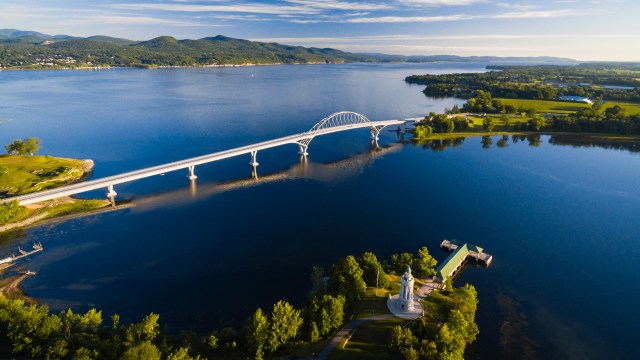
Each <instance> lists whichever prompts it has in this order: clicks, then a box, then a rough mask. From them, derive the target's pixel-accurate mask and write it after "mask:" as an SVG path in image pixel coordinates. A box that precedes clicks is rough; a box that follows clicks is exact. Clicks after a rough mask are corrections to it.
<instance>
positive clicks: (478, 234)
mask: <svg viewBox="0 0 640 360" xmlns="http://www.w3.org/2000/svg"><path fill="white" fill-rule="evenodd" d="M485 65H486V64H481V63H434V64H346V65H308V66H307V65H299V66H259V67H243V68H216V69H161V70H139V69H114V70H101V71H3V72H0V119H11V120H10V121H8V122H5V123H1V124H0V143H2V144H7V143H9V142H11V141H12V140H13V139H14V138H25V137H29V136H36V137H39V138H41V139H42V142H43V148H42V150H41V153H43V154H51V155H55V156H62V157H72V158H81V159H85V158H90V159H93V160H94V161H95V163H96V166H95V169H94V176H93V177H94V178H99V177H104V176H108V175H113V174H116V173H120V172H124V171H130V170H135V169H139V168H142V167H146V166H153V165H157V164H161V163H165V162H170V161H175V160H180V159H184V158H188V157H192V156H197V155H202V154H206V153H211V152H215V151H219V150H224V149H228V148H232V147H237V146H242V145H247V144H251V143H254V142H257V141H263V140H268V139H272V138H276V137H281V136H286V135H290V134H293V133H299V132H303V131H306V130H308V129H310V128H311V127H312V126H313V125H314V124H315V123H316V122H318V121H319V120H321V119H322V118H323V117H325V116H327V115H329V114H331V113H333V112H336V111H341V110H351V111H356V112H359V113H362V114H364V115H365V116H367V117H368V118H369V119H371V120H384V119H402V118H407V117H415V116H423V115H425V114H427V113H428V112H430V111H434V112H442V111H443V109H444V108H446V107H448V108H450V107H452V106H453V105H454V104H458V105H461V104H462V103H463V101H462V100H459V99H451V98H444V99H434V98H427V97H425V96H424V94H423V93H422V92H421V90H422V89H423V87H422V86H416V85H408V84H406V83H404V81H403V79H404V77H405V76H407V75H412V74H424V73H432V74H433V73H453V72H470V71H484V66H485ZM388 130H389V129H385V130H384V131H383V132H382V134H381V138H380V141H379V142H378V144H375V143H374V144H372V143H371V140H370V139H369V133H368V130H366V129H361V130H353V131H346V132H341V133H336V134H332V135H327V136H322V137H318V138H316V139H314V140H313V141H312V142H311V144H310V146H309V154H310V155H309V157H308V159H307V160H306V161H305V160H304V159H301V158H300V156H299V155H298V154H297V151H298V148H297V146H293V145H291V146H282V147H279V148H274V149H269V150H265V151H261V152H259V153H258V162H259V163H260V166H259V167H258V170H257V171H258V179H257V180H256V179H252V174H251V167H250V166H249V165H248V162H249V160H250V159H249V157H248V156H246V157H237V158H232V159H227V160H224V161H220V162H215V163H211V164H207V165H202V166H198V167H196V174H197V175H198V179H197V181H196V184H195V186H191V185H190V183H189V180H188V179H186V175H187V172H186V170H185V171H184V172H173V173H168V174H166V175H165V176H159V177H154V178H148V179H145V180H140V181H136V182H133V183H129V184H123V185H120V186H117V187H116V191H117V192H118V194H119V195H118V199H130V200H132V201H133V203H135V204H136V206H135V207H132V208H128V209H123V210H120V211H113V212H108V213H103V214H99V215H92V216H86V217H82V218H78V219H74V220H70V221H67V222H64V223H54V224H48V225H43V226H39V227H34V228H30V229H28V230H26V231H25V232H24V233H23V234H22V235H21V236H20V237H19V238H18V239H16V240H14V241H12V242H9V243H6V242H5V243H4V245H3V246H2V248H0V257H4V256H5V255H6V254H10V253H14V252H15V251H16V247H17V246H23V247H25V246H28V245H29V244H31V243H33V242H34V241H40V242H42V244H43V246H44V249H45V250H44V251H43V252H42V253H38V254H35V255H33V256H32V257H30V258H29V259H28V261H27V262H26V263H27V266H28V268H29V269H30V270H33V271H36V272H37V273H38V274H37V276H33V277H30V278H28V279H27V280H25V281H24V283H23V285H24V289H25V291H26V293H27V294H29V295H30V296H33V297H36V298H38V299H39V300H41V301H42V302H43V303H45V304H48V305H49V306H50V307H51V308H52V309H54V310H55V311H58V310H60V309H63V308H66V307H69V306H71V307H73V308H74V309H77V310H79V311H84V310H86V309H88V308H90V307H97V308H100V309H103V310H104V312H105V315H110V314H113V313H119V314H120V315H121V316H122V318H123V321H135V320H138V319H140V318H141V317H143V316H145V315H146V314H148V313H149V312H152V311H153V312H157V313H159V314H160V315H161V322H162V323H163V324H167V325H169V326H170V327H171V328H174V329H175V328H186V329H193V330H196V331H199V332H202V333H205V332H209V331H211V330H214V329H219V328H222V327H224V326H228V325H231V326H240V325H241V324H242V322H243V321H244V319H245V318H246V317H247V316H248V315H250V314H251V313H252V312H253V311H254V310H255V309H256V308H257V307H262V308H263V309H264V308H269V307H270V306H271V304H273V303H274V302H276V301H277V300H280V299H284V300H287V301H289V302H291V303H293V304H295V305H297V306H300V305H302V304H304V302H305V301H306V294H307V292H308V291H309V289H310V285H311V284H310V280H309V274H310V269H311V267H312V266H313V265H321V266H325V267H326V266H328V265H329V264H331V263H333V262H335V261H337V259H339V258H340V257H343V256H346V255H349V254H353V255H360V254H361V253H363V252H364V251H373V252H375V253H376V254H377V255H378V257H379V258H381V259H386V258H389V257H390V255H391V254H393V253H398V252H404V251H411V252H415V251H416V250H417V249H418V248H419V247H421V246H427V247H428V248H429V251H430V252H431V253H432V254H433V255H434V256H435V257H436V259H438V260H439V261H441V260H443V259H444V258H446V256H447V255H448V254H447V253H446V252H444V251H441V250H439V249H438V245H439V243H440V242H441V241H442V239H445V238H447V239H452V238H455V239H459V240H462V241H466V242H470V243H473V244H477V245H479V246H482V247H484V248H485V251H487V252H488V253H490V254H492V255H493V256H494V262H493V263H492V265H491V266H490V267H489V268H484V267H473V266H467V267H466V269H465V270H464V271H463V272H462V273H461V275H460V276H459V277H458V278H457V279H456V281H455V282H454V284H455V285H458V286H459V285H463V284H464V283H467V282H468V283H471V284H473V285H474V286H475V287H476V289H477V290H478V295H479V301H480V302H479V307H478V315H477V322H478V325H479V328H480V335H479V336H478V339H477V341H476V342H475V343H474V345H473V353H474V356H475V358H477V359H494V358H504V359H509V358H523V357H528V358H557V359H560V358H561V359H587V358H588V359H601V358H619V359H632V358H635V348H634V346H633V345H634V341H635V340H636V336H635V334H637V331H636V322H637V319H640V309H638V307H637V306H636V303H637V301H638V299H640V290H639V288H638V286H637V285H634V284H636V279H635V274H637V273H636V271H637V268H638V266H639V265H640V261H639V260H638V258H639V255H640V239H639V238H638V234H640V222H638V220H637V214H639V213H640V188H639V187H638V186H637V184H638V182H637V181H638V180H637V179H639V178H640V155H639V154H638V153H635V152H630V151H626V150H624V149H607V148H602V147H597V146H588V147H577V146H568V145H554V144H558V143H559V142H557V141H554V140H553V139H551V138H550V137H549V136H542V137H538V138H535V137H533V138H529V139H520V138H519V137H515V138H513V137H509V138H508V139H507V140H506V141H500V140H501V139H502V138H501V137H499V136H494V137H492V138H489V139H490V140H489V139H482V138H480V137H477V138H468V139H465V140H463V141H457V142H455V143H453V142H452V143H451V144H449V143H446V142H444V143H443V142H436V143H434V144H427V145H424V146H421V145H418V146H414V145H412V144H410V143H405V142H404V141H402V139H400V138H398V135H397V134H396V133H394V132H391V131H388ZM489 142H491V143H490V144H489ZM552 143H553V144H552ZM562 143H564V142H562ZM449 145H455V146H449ZM499 145H500V146H499ZM505 145H506V146H505ZM83 196H86V197H100V198H102V197H103V196H104V191H94V192H90V193H86V194H83ZM105 318H106V316H105Z"/></svg>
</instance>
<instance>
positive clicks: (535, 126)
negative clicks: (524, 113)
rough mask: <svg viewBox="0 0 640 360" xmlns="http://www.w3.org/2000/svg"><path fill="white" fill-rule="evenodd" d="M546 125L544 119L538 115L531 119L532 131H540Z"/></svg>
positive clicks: (530, 126) (530, 127)
mask: <svg viewBox="0 0 640 360" xmlns="http://www.w3.org/2000/svg"><path fill="white" fill-rule="evenodd" d="M546 125H547V124H546V122H545V121H544V119H543V118H541V117H538V116H534V117H533V118H531V119H530V120H529V129H531V130H532V131H540V130H541V129H542V128H543V127H545V126H546Z"/></svg>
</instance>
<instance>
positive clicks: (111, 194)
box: [105, 184, 118, 207]
mask: <svg viewBox="0 0 640 360" xmlns="http://www.w3.org/2000/svg"><path fill="white" fill-rule="evenodd" d="M105 195H107V198H108V199H109V201H110V202H111V206H113V207H115V206H116V199H115V198H116V195H118V193H117V192H116V191H115V190H114V189H113V184H109V186H108V187H107V193H106V194H105Z"/></svg>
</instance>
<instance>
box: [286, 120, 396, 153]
mask: <svg viewBox="0 0 640 360" xmlns="http://www.w3.org/2000/svg"><path fill="white" fill-rule="evenodd" d="M387 125H388V124H381V123H380V122H372V121H371V120H369V119H367V117H366V116H364V115H362V114H359V113H357V112H353V111H338V112H335V113H333V114H331V115H329V116H327V117H325V118H324V119H322V120H320V121H318V123H316V124H315V125H314V126H313V127H312V128H311V129H310V130H309V131H307V132H306V134H309V137H305V138H304V139H301V140H298V141H297V143H298V145H300V155H304V156H307V155H308V153H307V148H308V147H309V143H311V140H313V138H314V137H316V136H317V135H325V134H328V133H332V132H337V131H344V130H348V129H350V128H360V127H368V128H369V130H370V131H371V139H373V140H378V135H380V131H381V130H382V129H383V128H384V127H386V126H387Z"/></svg>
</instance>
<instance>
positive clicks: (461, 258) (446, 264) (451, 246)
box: [436, 239, 493, 288]
mask: <svg viewBox="0 0 640 360" xmlns="http://www.w3.org/2000/svg"><path fill="white" fill-rule="evenodd" d="M440 248H441V249H445V250H449V251H451V254H450V255H449V256H448V257H447V258H446V259H445V260H444V261H443V262H442V263H440V266H438V268H437V269H436V279H437V281H438V282H440V283H441V284H443V285H444V282H445V281H446V280H447V279H448V278H450V277H452V276H453V275H454V274H455V273H456V272H458V271H459V270H460V269H461V268H462V266H463V265H464V262H465V261H466V260H467V259H473V260H475V261H476V262H479V263H482V264H484V265H486V266H489V265H490V264H491V261H493V256H492V255H489V254H487V253H485V252H484V249H483V248H481V247H479V246H477V245H473V244H468V243H461V242H459V241H456V240H447V239H445V240H443V241H442V243H440ZM443 288H444V286H443Z"/></svg>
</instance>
